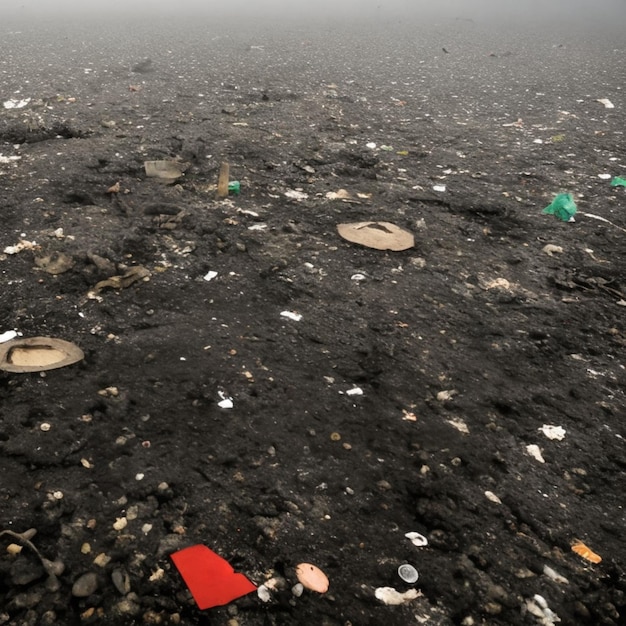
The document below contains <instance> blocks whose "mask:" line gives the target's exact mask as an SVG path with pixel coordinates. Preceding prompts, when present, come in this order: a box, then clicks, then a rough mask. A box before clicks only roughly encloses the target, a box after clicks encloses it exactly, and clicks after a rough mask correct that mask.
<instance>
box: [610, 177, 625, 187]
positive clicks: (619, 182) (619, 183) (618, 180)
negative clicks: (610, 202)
mask: <svg viewBox="0 0 626 626" xmlns="http://www.w3.org/2000/svg"><path fill="white" fill-rule="evenodd" d="M611 187H626V178H622V177H621V176H615V177H614V178H613V180H612V181H611Z"/></svg>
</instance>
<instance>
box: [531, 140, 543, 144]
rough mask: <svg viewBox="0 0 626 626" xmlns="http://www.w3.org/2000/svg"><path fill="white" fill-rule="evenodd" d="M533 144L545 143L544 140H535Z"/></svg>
mask: <svg viewBox="0 0 626 626" xmlns="http://www.w3.org/2000/svg"><path fill="white" fill-rule="evenodd" d="M533 143H543V139H533Z"/></svg>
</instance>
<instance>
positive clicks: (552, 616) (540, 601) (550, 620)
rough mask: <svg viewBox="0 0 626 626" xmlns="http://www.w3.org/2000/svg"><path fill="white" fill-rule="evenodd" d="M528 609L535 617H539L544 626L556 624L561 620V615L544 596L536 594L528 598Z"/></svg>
mask: <svg viewBox="0 0 626 626" xmlns="http://www.w3.org/2000/svg"><path fill="white" fill-rule="evenodd" d="M525 606H526V610H527V611H528V612H529V613H530V614H531V615H534V616H535V617H538V618H539V619H540V620H541V621H540V624H542V625H543V626H556V624H557V623H558V622H560V621H561V619H560V617H559V616H558V615H557V614H556V613H555V612H554V611H552V610H551V609H550V608H549V607H548V603H547V602H546V600H545V598H544V597H543V596H540V595H539V594H535V595H534V596H533V597H532V598H529V599H527V600H526V603H525Z"/></svg>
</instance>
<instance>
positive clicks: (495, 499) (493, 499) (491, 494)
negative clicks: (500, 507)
mask: <svg viewBox="0 0 626 626" xmlns="http://www.w3.org/2000/svg"><path fill="white" fill-rule="evenodd" d="M485 498H487V500H491V502H494V503H495V504H502V500H500V498H498V496H497V495H496V494H495V493H494V492H493V491H485Z"/></svg>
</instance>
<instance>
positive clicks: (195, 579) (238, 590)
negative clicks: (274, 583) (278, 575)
mask: <svg viewBox="0 0 626 626" xmlns="http://www.w3.org/2000/svg"><path fill="white" fill-rule="evenodd" d="M170 558H171V559H172V561H173V562H174V565H175V566H176V569H177V570H178V571H179V572H180V575H181V576H182V577H183V580H184V581H185V584H186V585H187V587H188V588H189V591H190V592H191V595H192V596H193V599H194V600H195V601H196V604H197V605H198V608H199V609H201V610H203V609H210V608H211V607H214V606H222V605H224V604H228V603H229V602H232V601H233V600H236V599H237V598H240V597H241V596H245V595H247V594H249V593H252V592H253V591H256V585H254V584H253V583H251V582H250V581H249V580H248V579H247V578H246V577H245V576H244V575H243V574H237V573H235V570H234V569H233V567H232V565H231V564H230V563H229V562H228V561H226V560H225V559H223V558H222V557H221V556H219V555H218V554H216V553H215V552H213V550H211V549H209V548H207V547H206V546H203V545H200V544H199V545H195V546H190V547H189V548H184V549H183V550H179V551H178V552H174V553H173V554H171V555H170Z"/></svg>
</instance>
